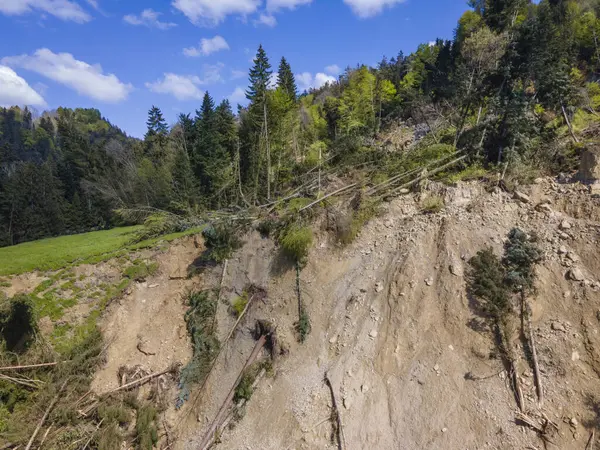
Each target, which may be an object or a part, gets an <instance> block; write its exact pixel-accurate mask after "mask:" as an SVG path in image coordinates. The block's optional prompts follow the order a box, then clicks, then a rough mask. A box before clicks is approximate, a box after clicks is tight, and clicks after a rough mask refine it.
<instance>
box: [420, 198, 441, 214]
mask: <svg viewBox="0 0 600 450" xmlns="http://www.w3.org/2000/svg"><path fill="white" fill-rule="evenodd" d="M444 206H445V204H444V199H443V198H442V197H440V196H439V195H428V196H427V197H425V198H424V199H423V200H422V201H421V210H422V211H423V212H424V213H425V214H435V213H438V212H440V211H441V210H442V209H444Z"/></svg>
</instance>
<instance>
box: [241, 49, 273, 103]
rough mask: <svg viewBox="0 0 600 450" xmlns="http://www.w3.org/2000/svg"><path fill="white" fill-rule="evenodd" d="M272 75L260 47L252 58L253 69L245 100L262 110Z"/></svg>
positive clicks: (265, 56)
mask: <svg viewBox="0 0 600 450" xmlns="http://www.w3.org/2000/svg"><path fill="white" fill-rule="evenodd" d="M272 73H273V72H272V71H271V64H270V63H269V58H268V57H267V53H266V52H265V50H264V49H263V46H262V45H260V46H259V47H258V51H257V52H256V58H254V67H252V69H250V87H249V88H248V90H247V91H246V98H247V99H248V100H250V103H251V104H252V105H259V106H260V108H262V106H263V104H264V102H265V98H266V93H267V89H268V87H269V81H270V79H271V74H272ZM260 108H259V109H260Z"/></svg>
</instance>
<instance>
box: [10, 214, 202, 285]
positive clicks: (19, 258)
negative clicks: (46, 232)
mask: <svg viewBox="0 0 600 450" xmlns="http://www.w3.org/2000/svg"><path fill="white" fill-rule="evenodd" d="M139 229H140V227H139V226H133V227H122V228H114V229H112V230H105V231H93V232H91V233H83V234H76V235H72V236H61V237H57V238H49V239H42V240H39V241H33V242H26V243H24V244H19V245H14V246H11V247H4V248H0V276H3V275H15V274H19V273H24V272H33V271H47V270H58V269H61V268H63V267H65V266H68V265H71V264H73V263H85V262H89V263H97V262H101V261H105V260H107V259H109V258H112V257H114V256H117V255H119V254H121V253H123V252H129V251H133V250H138V249H141V248H148V247H152V246H154V245H156V243H157V242H159V241H172V240H174V239H177V238H179V237H183V236H186V235H190V234H196V233H199V232H200V231H201V228H194V229H190V230H187V231H184V232H181V233H173V234H169V235H166V236H161V237H160V238H155V239H150V240H147V241H143V242H138V243H135V244H131V242H132V240H133V238H134V235H135V232H136V231H137V230H139Z"/></svg>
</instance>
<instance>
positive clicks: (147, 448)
mask: <svg viewBox="0 0 600 450" xmlns="http://www.w3.org/2000/svg"><path fill="white" fill-rule="evenodd" d="M156 417H157V412H156V409H154V407H153V406H151V405H144V406H142V407H141V408H139V409H138V412H137V420H136V424H135V434H136V440H137V442H138V445H139V448H140V450H152V449H153V448H154V445H155V444H156V443H157V442H158V431H157V429H156Z"/></svg>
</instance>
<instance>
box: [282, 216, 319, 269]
mask: <svg viewBox="0 0 600 450" xmlns="http://www.w3.org/2000/svg"><path fill="white" fill-rule="evenodd" d="M312 243H313V233H312V230H311V228H310V227H308V226H304V227H303V226H300V225H297V224H292V225H290V226H288V227H287V228H286V229H285V230H283V232H282V234H281V235H280V237H279V244H280V245H281V248H282V249H283V251H284V252H285V253H286V254H287V255H288V256H290V257H291V258H293V259H294V261H296V262H299V263H301V264H302V263H305V262H306V258H307V257H308V252H309V250H310V246H311V245H312Z"/></svg>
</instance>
